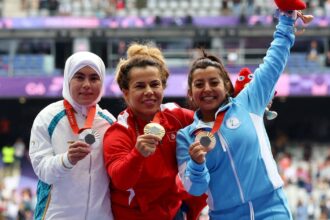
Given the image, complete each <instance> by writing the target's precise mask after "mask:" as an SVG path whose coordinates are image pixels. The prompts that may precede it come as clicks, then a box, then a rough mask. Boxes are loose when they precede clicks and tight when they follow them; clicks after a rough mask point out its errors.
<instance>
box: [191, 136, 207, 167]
mask: <svg viewBox="0 0 330 220" xmlns="http://www.w3.org/2000/svg"><path fill="white" fill-rule="evenodd" d="M206 153H207V152H206V151H205V147H203V146H202V145H201V144H200V143H199V141H195V142H194V143H192V144H191V145H190V147H189V155H190V157H191V159H192V160H193V161H195V162H196V163H198V164H202V163H204V161H205V155H206Z"/></svg>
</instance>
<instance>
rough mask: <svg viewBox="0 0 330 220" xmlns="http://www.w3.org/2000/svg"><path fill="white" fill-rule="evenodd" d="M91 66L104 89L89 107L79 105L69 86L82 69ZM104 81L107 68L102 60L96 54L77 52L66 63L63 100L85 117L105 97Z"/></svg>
mask: <svg viewBox="0 0 330 220" xmlns="http://www.w3.org/2000/svg"><path fill="white" fill-rule="evenodd" d="M85 66H89V67H91V68H93V69H94V70H95V72H96V73H97V74H98V75H99V76H100V78H101V82H102V88H101V92H100V94H99V96H98V97H97V99H96V100H94V102H93V103H92V104H90V105H88V106H85V105H79V104H78V103H77V102H76V101H74V100H73V98H72V96H71V94H70V88H69V84H70V81H71V79H72V77H73V76H74V74H75V73H76V72H77V71H78V70H80V69H81V68H83V67H85ZM104 79H105V66H104V63H103V61H102V59H101V58H100V57H99V56H97V55H96V54H94V53H91V52H87V51H82V52H77V53H74V54H73V55H71V56H70V57H69V58H68V59H67V60H66V62H65V67H64V80H63V91H62V95H63V98H64V99H66V100H67V101H68V102H69V103H70V104H71V105H72V106H73V108H74V109H75V110H76V111H77V112H78V113H81V114H83V115H86V114H87V110H88V107H90V106H93V105H96V104H97V103H98V102H99V101H100V100H101V97H102V95H103V91H104Z"/></svg>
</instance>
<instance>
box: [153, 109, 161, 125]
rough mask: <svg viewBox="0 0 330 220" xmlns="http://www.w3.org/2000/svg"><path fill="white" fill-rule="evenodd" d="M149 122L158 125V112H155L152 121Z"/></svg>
mask: <svg viewBox="0 0 330 220" xmlns="http://www.w3.org/2000/svg"><path fill="white" fill-rule="evenodd" d="M151 122H155V123H158V124H160V111H159V112H157V113H156V114H155V115H154V118H153V119H152V121H151Z"/></svg>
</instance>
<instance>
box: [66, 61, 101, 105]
mask: <svg viewBox="0 0 330 220" xmlns="http://www.w3.org/2000/svg"><path fill="white" fill-rule="evenodd" d="M69 89H70V94H71V97H72V99H73V100H74V101H76V102H77V103H78V104H79V105H84V106H88V105H90V104H92V103H93V102H94V101H95V100H96V99H97V97H98V96H99V94H100V92H101V89H102V81H101V78H100V76H99V75H98V74H97V72H96V71H95V70H94V69H93V68H91V67H89V66H85V67H83V68H81V69H80V70H78V71H77V72H76V73H75V74H74V75H73V77H72V79H71V80H70V83H69Z"/></svg>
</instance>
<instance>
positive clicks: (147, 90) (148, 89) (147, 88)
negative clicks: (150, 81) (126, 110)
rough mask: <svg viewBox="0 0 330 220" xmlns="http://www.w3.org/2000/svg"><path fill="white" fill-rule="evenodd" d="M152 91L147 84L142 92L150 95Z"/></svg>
mask: <svg viewBox="0 0 330 220" xmlns="http://www.w3.org/2000/svg"><path fill="white" fill-rule="evenodd" d="M152 93H153V90H152V88H151V87H150V86H147V87H146V89H145V91H144V94H145V95H150V94H152Z"/></svg>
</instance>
